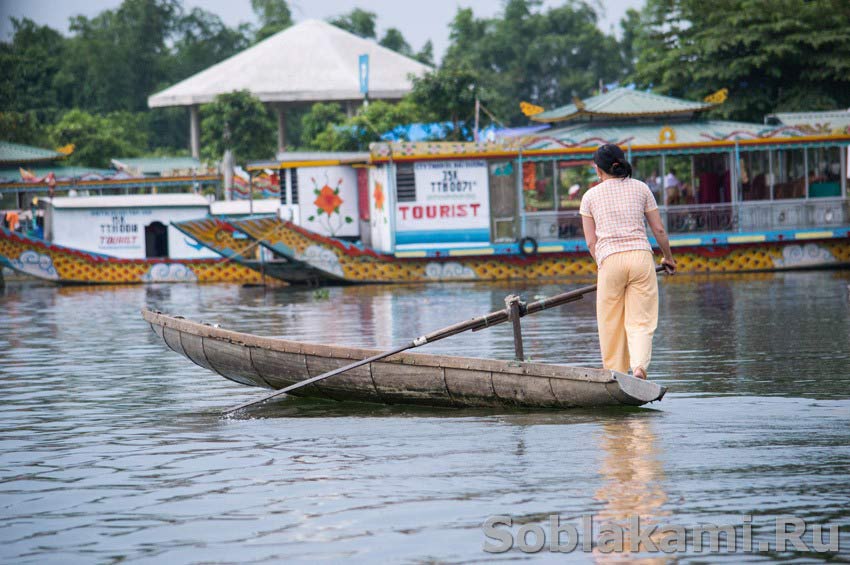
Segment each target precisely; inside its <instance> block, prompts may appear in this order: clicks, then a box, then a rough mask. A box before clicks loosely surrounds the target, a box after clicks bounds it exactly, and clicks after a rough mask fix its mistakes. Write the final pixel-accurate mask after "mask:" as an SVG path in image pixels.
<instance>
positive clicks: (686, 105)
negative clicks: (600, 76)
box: [531, 88, 714, 122]
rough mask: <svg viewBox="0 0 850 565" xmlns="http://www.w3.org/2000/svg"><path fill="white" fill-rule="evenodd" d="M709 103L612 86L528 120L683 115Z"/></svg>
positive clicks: (550, 120)
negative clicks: (595, 94) (606, 90)
mask: <svg viewBox="0 0 850 565" xmlns="http://www.w3.org/2000/svg"><path fill="white" fill-rule="evenodd" d="M713 106H714V105H713V104H708V103H705V102H693V101H691V100H683V99H681V98H673V97H671V96H661V95H660V94H653V93H651V92H642V91H640V90H631V89H628V88H615V89H614V90H610V91H608V92H605V93H603V94H599V95H597V96H591V97H590V98H588V99H586V100H574V101H573V103H572V104H567V105H566V106H561V107H560V108H555V109H554V110H549V111H546V112H542V113H540V114H536V115H534V116H532V118H531V119H532V120H534V121H536V122H558V121H562V120H569V119H573V118H578V117H580V116H591V117H599V118H609V119H618V118H637V117H640V116H662V115H670V114H687V113H693V112H699V111H702V110H707V109H709V108H712V107H713Z"/></svg>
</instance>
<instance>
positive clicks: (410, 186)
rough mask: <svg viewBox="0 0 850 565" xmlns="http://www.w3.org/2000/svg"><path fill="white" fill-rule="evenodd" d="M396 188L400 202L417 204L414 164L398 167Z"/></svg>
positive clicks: (401, 164) (402, 164) (398, 165)
mask: <svg viewBox="0 0 850 565" xmlns="http://www.w3.org/2000/svg"><path fill="white" fill-rule="evenodd" d="M395 187H396V196H397V197H398V201H399V202H416V175H415V173H414V172H413V164H412V163H399V164H397V165H396V169H395Z"/></svg>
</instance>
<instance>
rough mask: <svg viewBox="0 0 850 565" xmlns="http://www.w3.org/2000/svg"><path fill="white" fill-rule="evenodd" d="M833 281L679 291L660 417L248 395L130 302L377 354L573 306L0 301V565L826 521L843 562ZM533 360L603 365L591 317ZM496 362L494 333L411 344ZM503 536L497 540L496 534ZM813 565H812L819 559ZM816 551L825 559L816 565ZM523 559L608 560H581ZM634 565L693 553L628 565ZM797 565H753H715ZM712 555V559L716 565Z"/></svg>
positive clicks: (849, 537) (502, 346)
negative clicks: (175, 349) (589, 520)
mask: <svg viewBox="0 0 850 565" xmlns="http://www.w3.org/2000/svg"><path fill="white" fill-rule="evenodd" d="M848 285H850V273H847V272H817V273H789V274H775V275H758V276H747V277H743V276H741V277H733V276H722V277H706V278H686V277H676V278H673V279H669V280H666V281H664V283H663V285H662V288H661V323H660V327H659V331H658V333H657V335H656V341H655V343H656V347H655V352H654V360H653V365H652V367H651V369H650V378H653V379H656V380H658V381H659V382H661V383H663V384H665V385H667V386H669V387H670V392H669V393H668V395H667V396H666V397H665V399H664V400H663V402H661V403H658V404H654V405H652V406H651V407H647V408H641V409H630V410H616V409H615V410H575V411H564V412H511V411H506V410H502V411H482V410H467V411H458V410H437V409H423V408H404V407H385V406H379V405H365V404H354V403H351V404H348V403H333V402H322V401H310V400H297V399H286V400H283V401H281V402H279V403H276V404H272V405H269V406H266V407H263V408H261V409H259V410H255V411H253V412H251V413H250V417H248V418H242V419H229V420H227V419H221V418H219V412H220V411H221V410H222V409H224V408H226V407H228V406H231V405H233V404H237V403H240V402H243V401H247V400H249V399H252V398H256V397H257V396H258V395H260V394H262V391H260V390H259V389H256V390H252V389H248V388H246V387H241V386H239V385H237V384H234V383H231V382H229V381H226V380H224V379H222V378H221V377H218V376H216V375H213V374H211V373H209V372H207V371H206V370H204V369H202V368H200V367H197V366H195V365H192V364H191V363H189V362H188V361H186V360H185V359H183V358H182V357H179V356H177V355H176V354H174V353H172V352H171V351H169V350H167V349H165V348H164V347H163V345H162V344H161V343H159V342H158V341H157V339H156V337H155V336H154V334H153V333H152V332H151V331H150V329H149V328H148V327H147V326H146V325H145V324H144V323H143V322H142V321H141V319H140V317H139V314H138V312H139V309H140V308H142V307H144V306H150V307H153V308H156V309H159V310H162V311H164V312H168V313H174V314H182V315H184V316H186V317H188V318H192V319H198V320H203V321H208V322H215V323H219V324H221V325H222V326H224V327H227V328H231V329H236V330H240V331H246V332H252V333H257V334H262V335H276V336H286V337H289V338H293V339H302V340H310V341H318V342H324V343H335V344H349V345H364V346H379V347H389V346H392V345H397V344H400V343H402V342H404V341H408V340H409V339H410V338H411V337H413V336H415V335H418V334H421V333H424V332H425V331H428V330H433V329H436V328H438V327H441V326H444V325H447V324H448V323H451V322H454V321H457V320H460V319H464V318H468V317H472V316H474V315H479V314H482V313H485V312H488V311H491V310H494V309H497V308H499V307H502V306H503V302H502V300H503V297H504V295H505V294H508V293H509V292H512V291H521V292H522V293H523V294H524V295H525V296H527V297H534V296H536V295H552V294H554V293H556V292H558V291H561V290H566V289H568V288H570V287H574V286H577V285H576V284H575V283H570V284H567V285H564V286H562V287H557V286H553V285H547V286H541V285H531V284H525V285H522V286H517V285H504V284H494V285H471V284H458V285H442V286H399V287H392V286H383V287H362V288H336V289H330V291H329V296H328V297H327V298H324V297H322V296H321V295H317V294H314V293H313V292H312V291H310V290H289V289H276V290H264V289H262V288H240V287H236V286H214V285H213V286H191V285H186V286H183V285H169V286H147V287H141V286H139V287H121V288H55V287H48V286H36V285H26V284H10V285H8V286H7V288H6V289H5V290H0V405H2V407H3V410H2V412H0V431H2V436H0V445H2V453H0V560H2V561H3V562H6V563H71V562H86V563H88V562H100V563H109V562H125V561H126V562H133V563H147V562H151V563H154V562H157V563H209V562H216V563H219V562H223V563H226V562H250V563H255V562H256V563H261V562H279V561H281V560H283V559H289V560H296V561H307V560H314V559H323V560H326V561H334V560H337V559H340V558H345V557H353V558H355V559H356V560H359V561H378V560H380V561H390V562H432V561H440V562H443V561H445V562H470V561H493V560H499V559H504V560H514V559H531V558H533V557H535V556H532V555H528V554H526V553H523V552H521V551H519V550H514V551H511V552H508V553H503V554H498V555H492V554H487V553H484V552H483V551H482V546H483V544H484V542H485V537H484V534H483V531H482V529H481V524H482V522H484V520H485V519H487V518H488V517H490V516H494V515H509V516H512V517H513V518H514V520H515V521H516V522H517V523H519V524H542V525H544V526H545V527H546V528H547V531H548V517H549V516H550V515H552V514H557V515H560V517H561V520H562V521H565V522H570V521H571V522H573V523H575V524H579V520H580V519H581V516H583V515H587V514H592V515H594V520H596V521H597V523H602V524H605V523H626V522H627V519H628V516H630V515H632V514H639V515H641V516H642V517H644V519H646V520H649V521H650V522H655V523H665V524H679V525H684V526H693V525H697V524H700V523H712V524H740V523H741V521H740V516H741V515H742V514H751V515H753V516H754V518H753V525H754V527H753V536H754V538H756V539H757V540H759V539H760V540H772V539H773V538H772V535H773V531H772V529H771V528H772V522H771V520H772V516H774V515H777V514H793V515H795V516H798V517H800V518H803V519H805V520H807V521H809V522H810V523H812V524H814V523H820V524H839V525H842V530H841V536H842V539H841V549H840V550H839V552H838V553H839V558H842V557H843V558H844V559H848V558H850V527H848V521H850V519H849V518H848V516H850V511H849V510H848V507H850V307H848V302H850V286H848ZM523 324H524V325H523V327H524V331H525V336H526V354H527V355H530V356H531V357H532V358H533V359H534V360H535V361H547V362H559V363H571V364H577V365H590V366H595V365H598V364H599V354H598V350H597V347H598V345H597V339H596V335H595V331H596V325H595V317H594V308H593V303H592V300H585V301H580V302H577V303H574V304H570V305H568V306H566V307H564V308H562V309H561V310H559V311H557V312H547V313H543V314H539V315H537V316H535V317H531V318H526V319H525V320H524V321H523ZM423 349H425V350H430V351H431V352H442V353H450V354H459V355H471V356H483V357H494V358H502V359H507V358H510V357H511V353H512V338H511V334H510V330H509V328H507V327H506V326H501V327H497V328H494V329H490V330H487V331H483V332H478V333H475V334H466V335H463V336H461V337H455V338H451V339H449V340H446V341H442V342H439V343H436V344H432V345H429V346H426V347H425V348H423ZM516 530H517V526H514V527H513V528H512V529H511V531H512V532H514V533H515V532H516ZM834 553H835V552H833V553H832V554H829V555H833V556H834ZM829 555H827V556H829ZM536 557H537V558H542V559H551V560H555V559H556V558H557V559H558V560H561V561H563V560H566V561H574V562H583V561H610V560H611V557H610V556H606V555H603V554H601V553H600V552H598V551H596V552H593V553H583V552H581V551H577V552H575V553H572V554H569V555H566V556H563V555H557V554H551V553H549V552H548V551H545V550H544V552H542V553H540V554H538V555H537V556H536ZM642 557H650V558H651V562H666V561H673V560H680V561H700V560H703V561H704V560H705V559H706V556H705V555H704V554H703V555H702V556H701V555H700V554H697V553H693V552H691V553H687V554H684V555H675V556H664V555H663V554H661V556H659V555H658V554H655V555H649V554H643V555H642ZM794 557H796V558H802V559H807V560H811V559H817V558H818V557H821V556H819V555H816V554H814V553H809V554H792V553H785V554H778V553H775V552H766V553H756V554H750V555H732V556H726V557H725V559H726V560H727V561H729V562H739V561H741V560H743V559H744V558H746V559H749V560H771V559H776V558H794ZM718 558H719V557H718V556H712V558H711V559H710V560H716V559H718Z"/></svg>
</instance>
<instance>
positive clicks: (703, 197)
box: [693, 153, 732, 204]
mask: <svg viewBox="0 0 850 565" xmlns="http://www.w3.org/2000/svg"><path fill="white" fill-rule="evenodd" d="M731 162H732V159H730V157H729V153H701V154H699V155H694V156H693V171H694V172H693V178H694V179H695V181H696V182H695V190H694V192H695V200H696V202H697V204H720V203H729V202H732V192H731V190H730V187H731V182H732V175H731V171H730V163H731Z"/></svg>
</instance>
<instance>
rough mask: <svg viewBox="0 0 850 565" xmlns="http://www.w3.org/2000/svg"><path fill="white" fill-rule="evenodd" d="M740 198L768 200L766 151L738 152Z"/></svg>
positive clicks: (768, 166)
mask: <svg viewBox="0 0 850 565" xmlns="http://www.w3.org/2000/svg"><path fill="white" fill-rule="evenodd" d="M738 170H739V171H740V173H739V174H740V175H741V200H770V158H769V155H768V152H767V151H747V152H744V153H741V154H740V161H739V163H738Z"/></svg>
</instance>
